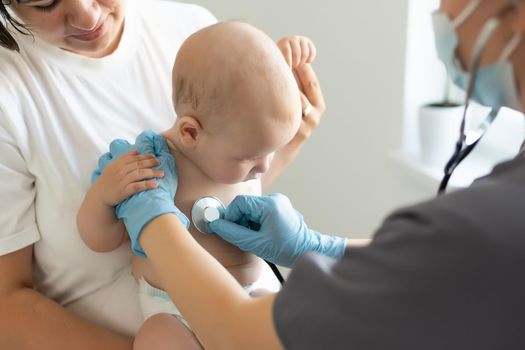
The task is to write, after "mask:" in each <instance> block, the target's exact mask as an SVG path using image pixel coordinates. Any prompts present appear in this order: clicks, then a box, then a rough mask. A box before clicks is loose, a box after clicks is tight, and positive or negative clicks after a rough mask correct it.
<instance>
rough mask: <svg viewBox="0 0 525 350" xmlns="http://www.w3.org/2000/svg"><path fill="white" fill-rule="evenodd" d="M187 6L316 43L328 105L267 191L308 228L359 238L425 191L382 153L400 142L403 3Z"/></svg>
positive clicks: (330, 0)
mask: <svg viewBox="0 0 525 350" xmlns="http://www.w3.org/2000/svg"><path fill="white" fill-rule="evenodd" d="M418 1H419V0H418ZM190 2H193V3H198V4H201V5H203V6H205V7H206V8H208V9H209V10H211V11H212V12H213V13H214V14H215V15H216V16H217V17H218V18H219V19H244V20H247V21H248V22H250V23H252V24H255V25H257V26H258V27H259V28H261V29H263V30H264V31H266V32H267V33H268V34H269V35H270V36H271V37H273V38H274V39H276V40H277V39H278V38H280V37H282V36H285V35H289V34H302V35H306V36H309V37H310V38H312V39H313V40H314V42H315V43H316V45H317V48H318V58H317V61H316V62H315V68H316V70H317V73H318V75H319V77H320V80H321V84H322V86H323V90H324V94H325V97H326V100H327V105H328V110H327V112H326V114H325V116H324V118H323V120H322V123H321V125H320V126H319V128H318V130H317V131H316V132H315V134H314V136H312V138H311V139H310V140H309V141H308V143H307V145H306V146H305V147H304V148H303V151H302V153H301V154H300V155H299V157H298V158H297V160H296V161H295V162H294V163H293V164H292V165H291V167H290V168H289V169H288V170H287V172H286V173H285V174H284V175H283V176H282V177H281V178H280V179H278V180H277V182H276V183H275V184H274V185H273V186H272V187H271V188H270V191H279V192H283V193H285V194H287V195H288V196H289V197H291V199H292V201H293V202H294V204H295V206H296V207H297V208H298V209H299V210H300V211H301V212H302V213H303V214H304V216H305V217H306V218H307V222H308V224H309V226H310V227H313V228H316V229H318V230H321V231H323V232H327V233H337V234H341V235H346V236H352V237H366V236H369V235H370V234H372V233H373V231H374V229H375V228H376V227H377V226H378V225H379V224H380V221H381V219H382V218H383V217H384V215H386V214H387V213H388V212H390V211H391V210H392V209H393V208H395V207H397V206H399V205H402V204H405V203H409V202H411V201H414V200H416V199H419V198H423V197H426V196H428V195H430V193H431V192H429V190H428V189H426V188H423V187H421V186H419V185H417V184H414V183H413V182H412V180H411V179H410V178H407V176H406V174H405V173H404V172H403V171H401V170H402V169H400V168H399V166H398V165H396V164H395V162H392V160H391V159H390V158H389V157H388V154H389V153H391V152H392V151H394V150H396V149H399V148H401V144H402V140H401V138H402V135H401V134H402V129H403V127H402V123H403V113H404V78H405V69H404V66H405V58H406V57H405V52H406V36H407V35H406V26H407V21H408V13H409V11H408V7H409V4H408V2H409V1H408V0H396V1H392V0H368V1H340V0H323V1H320V0H288V1H279V0H266V1H260V0H257V1H256V0H192V1H190Z"/></svg>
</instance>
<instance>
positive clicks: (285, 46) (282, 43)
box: [277, 38, 293, 68]
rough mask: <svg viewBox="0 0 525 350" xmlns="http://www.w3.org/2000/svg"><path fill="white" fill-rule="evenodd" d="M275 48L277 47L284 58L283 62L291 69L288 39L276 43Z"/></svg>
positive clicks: (290, 50) (290, 49) (290, 48)
mask: <svg viewBox="0 0 525 350" xmlns="http://www.w3.org/2000/svg"><path fill="white" fill-rule="evenodd" d="M277 46H278V47H279V50H281V53H282V54H283V56H284V60H285V61H286V63H287V64H288V66H290V68H292V64H293V63H292V47H291V46H290V41H289V40H288V38H283V39H281V40H279V42H278V43H277Z"/></svg>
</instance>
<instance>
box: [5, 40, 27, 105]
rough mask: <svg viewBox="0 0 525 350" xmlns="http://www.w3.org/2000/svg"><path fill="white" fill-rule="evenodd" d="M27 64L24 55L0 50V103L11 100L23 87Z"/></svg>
mask: <svg viewBox="0 0 525 350" xmlns="http://www.w3.org/2000/svg"><path fill="white" fill-rule="evenodd" d="M26 70H27V64H26V62H25V58H24V56H23V53H21V52H17V51H11V50H9V49H6V48H3V47H1V48H0V101H5V100H6V99H7V100H9V99H11V97H12V96H13V93H14V91H16V90H17V89H18V88H17V86H19V87H22V86H23V77H24V76H27V74H26Z"/></svg>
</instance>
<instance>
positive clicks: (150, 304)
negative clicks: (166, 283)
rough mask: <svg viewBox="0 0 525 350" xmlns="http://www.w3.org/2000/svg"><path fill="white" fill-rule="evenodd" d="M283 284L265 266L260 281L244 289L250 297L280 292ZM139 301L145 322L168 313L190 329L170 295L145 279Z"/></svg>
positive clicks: (140, 286) (142, 280)
mask: <svg viewBox="0 0 525 350" xmlns="http://www.w3.org/2000/svg"><path fill="white" fill-rule="evenodd" d="M280 289H281V284H280V283H279V280H278V279H277V277H275V274H274V273H273V271H272V270H271V269H270V267H269V266H268V265H266V264H265V266H264V269H263V272H262V273H261V276H260V277H259V279H257V280H256V281H255V282H253V283H251V284H249V285H247V286H245V287H244V290H245V291H246V293H248V294H249V295H252V294H255V295H256V294H257V293H258V292H261V291H263V290H267V291H270V292H278V291H279V290H280ZM139 300H140V307H141V309H142V314H143V315H144V320H146V319H147V318H148V317H151V316H153V315H156V314H160V313H168V314H171V315H174V316H175V317H177V318H178V319H179V320H180V321H181V322H182V323H184V324H185V325H186V326H188V327H189V325H188V323H187V322H186V320H185V319H184V317H182V314H181V313H180V311H179V309H177V307H176V306H175V304H173V302H172V301H171V299H170V297H169V295H168V293H166V292H165V291H163V290H162V289H159V288H155V287H153V286H152V285H150V284H149V283H148V282H147V281H146V280H145V279H144V278H140V279H139Z"/></svg>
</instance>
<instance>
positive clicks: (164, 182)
mask: <svg viewBox="0 0 525 350" xmlns="http://www.w3.org/2000/svg"><path fill="white" fill-rule="evenodd" d="M133 149H136V150H137V151H138V152H139V153H140V154H153V155H155V157H156V158H157V159H158V160H159V162H160V165H158V166H156V167H155V168H154V169H159V170H162V171H163V172H164V177H162V178H158V179H156V180H157V181H158V182H159V186H158V187H157V188H154V189H150V190H147V191H143V192H139V193H136V194H134V195H133V196H131V197H129V198H127V199H125V200H124V201H122V202H121V203H120V204H118V205H117V206H116V208H115V212H116V215H117V217H118V218H119V219H122V220H123V221H124V225H125V226H126V229H127V231H128V234H129V237H130V240H131V248H132V249H133V252H134V253H135V254H137V255H139V256H142V257H146V254H144V251H143V250H142V248H141V247H140V245H139V243H138V238H139V235H140V232H141V231H142V228H143V227H144V226H145V225H146V224H147V223H148V222H149V221H151V220H153V219H154V218H156V217H157V216H160V215H163V214H167V213H174V214H176V215H177V216H178V218H179V219H180V220H181V221H182V223H183V224H184V225H185V226H186V227H187V228H188V227H189V224H190V222H189V220H188V218H187V217H186V215H184V214H183V213H182V212H181V211H180V210H179V209H178V208H177V207H176V206H175V202H174V199H175V192H176V191H177V186H178V173H177V167H176V165H175V160H174V159H173V156H172V155H171V153H170V151H169V148H168V145H167V144H166V140H165V139H164V137H163V136H161V135H159V134H157V133H155V132H154V131H152V130H146V131H144V132H142V133H141V134H140V135H139V136H138V137H137V140H136V141H135V146H133V145H131V144H129V143H128V142H127V141H125V140H115V141H113V142H111V144H110V151H109V152H108V153H106V154H104V155H102V156H101V157H100V159H99V162H98V164H99V167H98V169H96V170H95V171H94V173H93V175H92V181H95V180H96V179H97V178H98V177H99V176H100V174H102V171H103V170H104V168H105V166H106V165H107V164H109V163H110V162H111V161H113V160H114V159H117V158H118V157H120V156H122V155H123V154H125V153H128V152H130V151H132V150H133Z"/></svg>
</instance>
